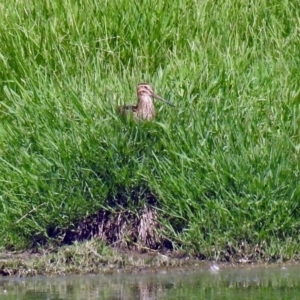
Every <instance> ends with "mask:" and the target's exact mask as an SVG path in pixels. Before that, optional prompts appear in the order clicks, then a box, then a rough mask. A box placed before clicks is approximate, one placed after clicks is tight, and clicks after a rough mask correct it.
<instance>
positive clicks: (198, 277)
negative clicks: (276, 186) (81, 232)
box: [0, 265, 300, 300]
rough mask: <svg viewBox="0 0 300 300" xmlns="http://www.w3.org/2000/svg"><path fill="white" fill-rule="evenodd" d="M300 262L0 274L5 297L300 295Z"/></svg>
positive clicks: (16, 299) (0, 295)
mask: <svg viewBox="0 0 300 300" xmlns="http://www.w3.org/2000/svg"><path fill="white" fill-rule="evenodd" d="M299 295H300V266H299V265H294V266H268V267H266V266H255V267H253V266H247V267H241V266H235V267H226V266H222V265H221V266H219V270H218V268H217V267H216V265H212V266H209V265H203V266H202V267H199V268H198V269H197V270H193V271H191V270H183V269H181V270H176V271H160V272H157V273H155V274H133V275H127V274H119V275H88V276H66V277H54V278H47V277H35V278H0V299H1V300H2V299H9V300H11V299H14V300H32V299H38V300H44V299H45V300H58V299H59V300H66V299H70V300H71V299H72V300H81V299H82V300H94V299H126V300H127V299H143V300H144V299H172V300H173V299H197V300H198V299H255V300H257V299H272V300H273V299H281V300H283V299H288V300H292V299H299Z"/></svg>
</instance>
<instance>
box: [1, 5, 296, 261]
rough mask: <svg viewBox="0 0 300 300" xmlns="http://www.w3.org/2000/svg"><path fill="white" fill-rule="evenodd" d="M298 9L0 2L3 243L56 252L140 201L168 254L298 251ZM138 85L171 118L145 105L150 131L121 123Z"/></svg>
mask: <svg viewBox="0 0 300 300" xmlns="http://www.w3.org/2000/svg"><path fill="white" fill-rule="evenodd" d="M299 6H300V5H299V3H298V1H295V0H291V1H278V0H274V1H272V2H270V1H256V0H254V1H250V2H249V1H238V2H237V1H229V0H226V1H219V2H216V1H212V0H207V1H200V0H199V1H192V0H188V1H175V2H171V1H162V0H157V1H155V2H153V1H149V0H146V1H141V2H139V3H137V2H136V3H133V2H132V1H128V0H123V1H116V0H112V1H93V0H86V1H75V0H64V1H53V0H52V1H48V0H45V1H40V2H39V3H38V2H36V1H33V0H29V1H23V0H15V1H10V2H9V3H7V4H5V5H4V4H0V12H1V16H2V17H1V18H0V30H1V43H0V115H1V124H0V191H1V201H0V220H1V226H0V236H1V239H0V245H1V247H2V249H24V248H28V247H32V246H36V245H39V244H41V243H45V242H49V241H51V239H52V242H53V239H54V241H55V240H57V241H59V242H61V241H62V240H63V236H64V234H65V233H66V232H68V230H69V231H70V230H71V229H72V228H77V227H76V226H77V225H78V223H77V222H79V221H80V220H85V219H86V218H88V217H89V216H90V215H94V214H97V213H98V212H99V211H109V213H110V214H111V215H112V216H113V215H115V214H122V213H123V212H124V211H126V213H130V214H131V215H133V216H140V214H141V213H142V212H143V210H144V209H145V207H151V209H154V210H155V212H156V213H157V218H158V222H159V224H160V226H159V228H158V229H159V230H160V234H161V235H162V236H163V237H164V238H165V239H166V240H168V241H169V243H171V245H172V248H174V247H175V248H182V249H183V250H184V251H187V252H189V253H194V254H201V255H204V257H207V258H209V257H214V258H218V257H220V256H221V255H223V254H224V253H225V252H226V251H227V252H228V253H229V252H230V251H231V252H233V254H234V253H238V252H239V251H243V247H245V245H252V246H251V247H253V248H252V249H255V251H254V252H255V253H256V254H259V255H268V257H275V258H293V257H295V255H296V254H297V251H298V250H299V246H298V245H299V239H300V238H299V228H300V209H299V208H300V207H299V206H300V201H299V200H300V199H299V197H300V186H299V176H300V168H299V166H300V161H299V151H300V136H299V125H300V102H299V100H300V69H299V65H300V50H299V49H300V34H299V31H300V9H299V8H300V7H299ZM139 82H150V83H151V84H152V85H153V87H154V90H155V91H156V92H157V93H158V94H160V95H161V96H163V97H164V98H166V99H168V100H170V101H171V102H172V103H174V104H175V105H176V108H171V107H168V106H165V105H163V104H161V103H156V105H157V108H158V115H157V117H156V119H155V121H154V122H144V123H138V124H137V123H135V122H134V121H133V120H130V119H122V118H120V117H119V116H117V115H116V114H115V106H116V105H118V104H123V103H132V102H135V101H136V100H135V97H136V96H135V87H136V85H137V83H139ZM70 228H71V229H70ZM111 230H113V229H111ZM137 242H138V241H137ZM224 251H225V252H224ZM227 252H226V253H227ZM226 253H225V254H226ZM262 253H263V254H262ZM225 256H226V255H225Z"/></svg>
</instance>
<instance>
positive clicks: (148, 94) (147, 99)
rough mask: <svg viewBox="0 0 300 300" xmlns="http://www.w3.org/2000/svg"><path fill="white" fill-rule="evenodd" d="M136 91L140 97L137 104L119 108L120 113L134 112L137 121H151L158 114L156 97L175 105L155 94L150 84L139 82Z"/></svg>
mask: <svg viewBox="0 0 300 300" xmlns="http://www.w3.org/2000/svg"><path fill="white" fill-rule="evenodd" d="M136 91H137V98H138V101H137V104H136V105H122V106H118V107H117V110H118V113H119V114H121V115H128V114H131V113H132V115H133V118H134V119H135V120H137V121H140V120H147V121H151V120H152V119H153V118H154V117H155V115H156V111H155V107H154V104H153V100H152V98H156V99H158V100H160V101H162V102H164V103H167V104H168V105H170V106H175V105H173V104H172V103H170V102H168V101H167V100H165V99H163V98H162V97H160V96H158V95H157V94H155V93H154V92H153V89H152V87H151V85H150V84H147V83H139V84H138V86H137V89H136Z"/></svg>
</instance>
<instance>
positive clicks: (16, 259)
mask: <svg viewBox="0 0 300 300" xmlns="http://www.w3.org/2000/svg"><path fill="white" fill-rule="evenodd" d="M214 261H216V262H217V264H218V265H222V266H225V265H226V266H240V267H242V266H255V265H258V266H259V265H260V266H261V265H264V264H267V265H272V264H286V263H297V259H289V260H288V259H287V260H284V259H277V260H274V259H271V258H267V257H265V258H264V259H253V260H251V259H247V258H233V257H232V259H231V261H226V259H224V258H223V259H220V260H212V259H210V258H204V259H203V258H197V257H196V256H192V255H189V254H187V253H184V252H180V251H172V252H171V251H169V252H166V253H162V252H158V251H152V250H149V251H148V252H145V253H141V252H138V251H135V250H120V249H114V248H111V247H109V246H105V245H103V242H101V241H99V240H90V241H86V242H83V243H75V244H73V245H70V246H63V247H59V248H57V249H39V250H38V251H34V252H33V251H32V250H26V251H19V252H9V251H3V252H0V277H27V276H38V275H42V276H50V277H51V276H65V275H75V274H76V275H87V274H111V275H112V274H120V273H125V274H136V273H156V272H161V271H168V270H175V269H178V268H179V269H182V270H186V268H188V270H194V269H197V268H199V267H201V266H203V265H207V264H212V263H213V262H214Z"/></svg>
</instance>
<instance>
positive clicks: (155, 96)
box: [152, 93, 175, 107]
mask: <svg viewBox="0 0 300 300" xmlns="http://www.w3.org/2000/svg"><path fill="white" fill-rule="evenodd" d="M152 97H154V98H156V99H158V100H160V101H162V102H164V103H167V104H169V105H170V106H173V107H175V105H174V104H172V103H170V102H168V101H167V100H165V99H164V98H162V97H160V96H158V95H156V94H155V93H152Z"/></svg>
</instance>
